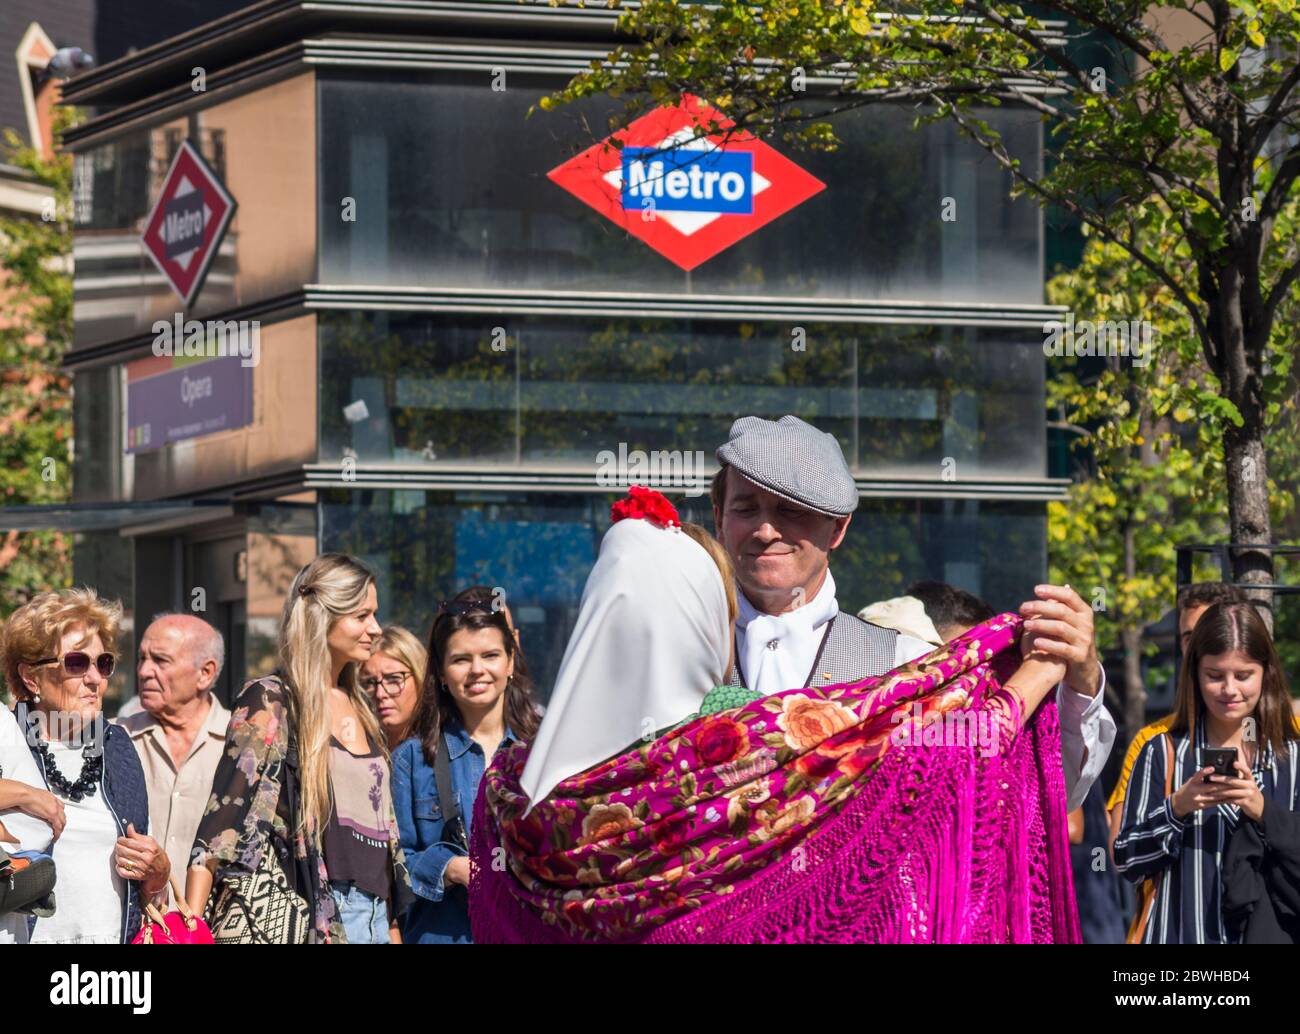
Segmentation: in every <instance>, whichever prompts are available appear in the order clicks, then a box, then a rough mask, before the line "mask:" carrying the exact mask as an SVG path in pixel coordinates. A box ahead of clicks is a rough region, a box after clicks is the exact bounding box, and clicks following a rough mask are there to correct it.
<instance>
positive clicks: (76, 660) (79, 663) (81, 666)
mask: <svg viewBox="0 0 1300 1034" xmlns="http://www.w3.org/2000/svg"><path fill="white" fill-rule="evenodd" d="M58 663H59V658H58V657H46V658H44V659H43V660H39V661H32V667H34V668H39V667H40V666H41V665H43V664H58ZM116 666H117V658H116V657H114V656H113V655H112V654H111V653H101V654H100V655H99V656H98V657H96V658H95V670H96V671H98V672H99V673H100V675H102V676H103V677H104V678H106V679H107V678H111V677H112V675H113V669H114V668H115V667H116ZM88 671H90V654H88V653H86V652H85V651H83V650H69V651H68V652H67V653H65V654H64V655H63V674H65V675H67V676H68V677H69V678H74V679H79V678H81V676H83V675H85V674H86V672H88Z"/></svg>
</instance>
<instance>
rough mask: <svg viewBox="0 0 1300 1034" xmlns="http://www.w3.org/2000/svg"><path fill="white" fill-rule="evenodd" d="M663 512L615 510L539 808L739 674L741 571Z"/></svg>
mask: <svg viewBox="0 0 1300 1034" xmlns="http://www.w3.org/2000/svg"><path fill="white" fill-rule="evenodd" d="M632 495H633V498H634V499H649V498H650V496H651V494H649V493H644V492H643V493H638V492H636V491H634V492H633V494H632ZM653 495H654V496H658V493H653ZM658 500H659V501H660V503H659V506H656V505H655V504H653V503H651V504H647V505H649V506H650V508H651V513H650V514H648V515H647V517H646V519H622V520H619V519H618V507H617V506H616V507H615V515H616V523H615V524H614V525H613V526H612V527H611V528H610V529H609V531H608V532H606V533H605V537H604V539H602V540H601V544H600V555H599V557H598V558H597V560H596V565H595V566H594V567H593V568H592V571H591V575H590V576H589V577H588V578H587V585H586V587H585V588H584V589H583V592H582V604H581V607H580V609H579V611H578V622H577V625H576V626H575V627H574V630H573V635H572V636H571V637H570V638H569V645H568V648H567V649H566V650H565V652H564V659H563V661H562V662H561V663H560V671H559V674H558V675H557V677H556V681H555V688H554V690H553V692H552V693H551V698H550V700H549V701H548V702H547V707H546V717H545V718H544V719H543V720H542V724H541V728H539V729H538V731H537V736H536V738H535V739H534V740H533V746H532V749H531V751H530V753H529V756H528V763H527V764H526V765H525V766H524V772H523V776H522V778H521V780H520V783H521V786H522V788H523V790H524V791H525V792H526V793H527V794H528V799H529V801H530V802H532V803H536V802H537V801H539V800H541V799H543V798H544V797H546V795H547V794H548V793H550V792H551V790H552V789H553V788H554V787H555V785H556V784H557V783H559V782H561V781H562V780H564V779H567V778H568V777H569V776H571V775H575V774H576V773H578V772H582V771H584V770H586V769H588V768H590V767H591V766H592V765H594V764H596V763H597V762H600V761H604V760H605V759H606V758H609V757H613V756H614V755H615V754H618V753H620V752H621V751H623V750H624V749H626V748H627V747H628V746H629V745H631V744H633V743H635V742H636V741H637V740H640V739H645V740H650V739H653V738H654V737H655V735H656V734H657V733H658V731H659V730H662V729H665V728H668V727H669V726H672V725H675V724H677V723H678V722H680V721H682V720H683V719H684V718H686V717H687V716H688V715H691V714H694V713H695V712H697V711H699V709H700V705H701V703H702V702H703V701H704V698H705V695H706V694H707V693H708V692H709V691H710V690H711V689H713V688H714V687H715V686H717V685H719V684H720V683H722V682H724V681H725V679H726V675H727V672H728V671H729V670H730V669H731V644H732V641H733V638H734V637H733V633H732V625H733V622H734V621H735V618H736V595H735V589H734V587H733V580H732V576H731V569H730V568H731V563H730V561H729V560H728V558H727V554H726V552H725V551H724V550H723V549H722V547H721V546H720V545H719V544H718V542H717V541H716V540H715V539H714V538H713V536H712V535H710V534H709V533H708V531H706V530H705V529H704V528H702V527H700V526H699V525H697V524H687V525H685V526H682V525H677V524H671V523H670V522H671V521H675V520H676V513H675V512H671V511H672V507H671V506H670V505H668V504H667V501H666V500H663V497H662V496H658ZM660 506H661V507H663V508H664V509H662V510H660V509H659V507H660ZM657 512H660V513H662V514H663V518H662V520H655V519H654V518H655V516H656V515H657ZM670 512H671V518H669V517H668V513H670ZM629 516H631V515H629ZM531 807H532V805H531V804H530V806H529V810H531Z"/></svg>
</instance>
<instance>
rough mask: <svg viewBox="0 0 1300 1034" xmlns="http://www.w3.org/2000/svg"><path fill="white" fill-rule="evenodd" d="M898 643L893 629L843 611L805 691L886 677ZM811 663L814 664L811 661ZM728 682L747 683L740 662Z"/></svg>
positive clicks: (825, 639)
mask: <svg viewBox="0 0 1300 1034" xmlns="http://www.w3.org/2000/svg"><path fill="white" fill-rule="evenodd" d="M897 643H898V633H897V632H895V631H894V630H893V629H892V628H881V627H880V626H879V625H872V624H869V623H867V622H866V621H863V620H862V619H861V618H859V617H856V616H855V615H853V614H846V613H845V612H844V611H842V610H841V611H840V612H839V613H838V614H837V615H836V616H835V617H834V618H832V619H831V621H830V628H829V630H828V631H827V632H826V633H824V635H823V638H822V644H821V656H820V657H818V658H817V664H816V665H815V666H814V667H813V669H812V672H811V678H809V680H808V682H807V683H806V684H805V688H811V687H813V686H831V685H834V684H835V683H837V682H854V681H856V680H857V679H861V678H865V677H866V676H868V675H883V674H884V673H885V672H887V671H891V670H892V669H893V668H894V667H895V666H896V665H895V662H894V650H895V647H896V646H897ZM737 656H739V651H737ZM809 661H810V663H811V658H810V659H809ZM727 681H728V684H730V685H732V686H743V685H744V684H745V681H744V679H742V678H741V675H740V663H739V661H737V663H736V664H734V665H732V668H731V678H729V679H728V680H727ZM789 688H790V689H794V688H795V687H794V686H790V687H789Z"/></svg>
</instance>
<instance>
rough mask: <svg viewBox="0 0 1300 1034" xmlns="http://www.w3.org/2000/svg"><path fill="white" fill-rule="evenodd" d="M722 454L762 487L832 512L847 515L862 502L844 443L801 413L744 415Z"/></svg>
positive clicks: (721, 459) (829, 514) (722, 459)
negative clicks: (767, 417)
mask: <svg viewBox="0 0 1300 1034" xmlns="http://www.w3.org/2000/svg"><path fill="white" fill-rule="evenodd" d="M717 456H718V462H719V463H726V464H729V465H730V466H733V467H735V468H736V471H737V473H739V474H740V475H741V476H742V477H744V478H745V479H746V480H748V481H752V482H753V483H754V484H756V485H758V487H759V488H765V489H767V490H768V491H769V492H774V493H775V494H776V495H779V496H781V497H782V498H783V499H789V500H790V501H791V502H795V503H798V504H799V505H800V506H806V507H808V509H810V510H816V511H817V512H818V513H824V514H825V515H826V516H827V517H847V516H848V515H849V514H851V513H852V512H853V511H854V510H856V509H857V508H858V486H857V485H855V484H854V483H853V475H852V474H850V473H849V465H848V464H847V463H845V462H844V453H843V452H842V451H841V450H840V443H839V442H837V441H836V440H835V436H834V435H830V434H827V433H826V432H825V431H819V430H817V428H815V427H813V426H812V425H811V424H806V423H804V422H803V421H802V420H800V419H799V418H798V417H797V416H783V417H782V418H781V419H780V420H764V419H763V418H762V417H757V416H743V417H741V418H740V419H739V420H737V421H736V422H735V423H734V424H732V425H731V436H730V438H729V439H728V440H727V443H726V444H725V445H723V446H721V447H719V449H718V452H717Z"/></svg>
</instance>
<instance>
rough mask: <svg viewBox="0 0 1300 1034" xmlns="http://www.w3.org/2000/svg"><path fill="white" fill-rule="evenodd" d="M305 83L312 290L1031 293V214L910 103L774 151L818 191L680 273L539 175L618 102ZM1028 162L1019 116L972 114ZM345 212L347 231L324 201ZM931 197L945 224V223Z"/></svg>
mask: <svg viewBox="0 0 1300 1034" xmlns="http://www.w3.org/2000/svg"><path fill="white" fill-rule="evenodd" d="M412 76H413V73H409V72H403V73H400V74H398V73H393V74H389V73H382V72H359V71H352V70H349V71H342V70H330V71H322V72H321V73H319V80H318V81H319V93H320V149H321V153H320V192H319V197H320V234H321V236H320V240H321V271H320V276H321V280H322V282H324V283H340V284H347V283H352V284H391V285H403V286H413V287H427V286H429V285H431V284H436V285H438V286H440V287H486V288H490V289H492V290H510V289H515V288H533V289H543V288H549V289H557V290H564V291H616V292H617V291H624V292H639V291H654V292H683V293H705V294H709V293H723V294H753V295H778V296H809V297H825V298H881V297H893V298H906V299H920V300H944V301H950V302H958V301H978V302H988V301H1018V302H1033V303H1037V302H1040V301H1041V300H1042V275H1041V264H1040V259H1039V253H1038V251H1039V212H1038V209H1037V207H1036V206H1035V204H1034V203H1033V202H1032V201H1030V200H1024V199H1022V200H1019V201H1011V200H1010V199H1009V198H1008V196H1007V195H1008V188H1009V185H1010V184H1009V182H1008V179H1007V177H1006V175H1005V174H1004V173H1002V172H1001V171H1000V170H999V169H998V168H997V166H996V164H995V163H994V162H993V161H992V160H990V159H988V158H987V156H986V155H985V154H984V152H983V151H981V150H980V148H979V147H978V146H977V145H975V144H973V143H971V142H970V141H968V140H965V139H963V138H962V137H960V135H959V134H958V133H957V131H956V130H955V129H954V128H953V127H951V126H950V125H948V124H946V123H941V124H937V125H934V126H928V127H923V128H920V129H916V130H913V128H912V122H913V119H914V117H915V112H914V111H913V110H912V109H911V108H902V107H898V108H894V107H874V108H869V109H861V110H859V111H854V112H847V113H845V114H843V115H841V116H838V118H837V122H836V126H837V133H838V134H839V136H840V138H841V140H842V144H841V146H840V148H839V150H837V151H836V152H834V153H831V154H825V153H817V152H812V151H807V150H799V151H795V150H793V149H792V148H791V147H790V146H789V145H786V144H783V143H780V142H777V145H776V146H777V149H778V150H780V151H782V153H784V154H785V155H786V157H788V158H790V159H791V160H792V161H794V162H795V163H796V164H798V165H800V166H801V167H803V168H805V169H806V170H807V171H808V172H810V173H812V174H813V175H814V176H816V177H817V178H818V179H820V180H822V181H823V182H824V183H826V184H827V189H826V190H824V191H822V192H821V193H819V194H817V195H816V196H814V197H813V198H811V199H809V200H807V201H805V202H804V203H803V204H801V205H799V206H798V207H796V208H795V209H793V210H792V211H790V212H787V213H786V214H784V215H782V216H781V217H780V218H779V219H777V220H775V221H774V222H772V223H771V224H769V225H767V226H765V227H763V228H761V229H760V230H758V231H757V232H756V233H754V234H752V235H751V236H749V237H747V238H745V239H743V240H741V241H740V242H739V243H737V244H735V245H733V246H732V247H730V248H728V249H727V250H726V251H724V252H722V253H721V254H720V255H718V256H716V257H714V258H712V259H710V260H709V261H707V262H705V263H704V264H703V265H701V266H699V267H698V268H696V269H695V270H693V271H692V272H690V273H685V272H683V271H682V270H681V269H679V268H678V267H677V266H675V265H673V264H672V263H671V262H669V261H668V260H667V259H665V258H663V257H662V256H660V255H658V254H657V253H656V252H653V251H651V250H650V249H649V248H647V247H646V246H645V245H644V244H642V243H640V242H639V241H637V240H635V239H633V238H630V237H629V236H628V235H627V234H626V233H624V231H622V230H621V229H618V228H617V227H616V226H615V225H614V224H613V223H611V222H609V221H608V220H607V219H605V218H604V217H603V216H602V215H600V214H598V213H597V212H595V211H594V210H592V209H591V208H589V207H587V206H586V205H585V204H583V203H582V202H580V201H578V200H577V199H576V198H574V197H573V196H572V195H570V194H569V193H567V192H566V191H564V190H563V189H562V188H560V187H558V186H556V185H555V184H554V183H552V182H551V181H550V180H549V179H548V178H547V173H549V172H550V171H551V170H552V169H554V168H555V167H556V166H558V165H560V164H561V163H562V162H564V161H566V160H567V159H569V158H570V157H572V156H573V155H574V154H576V153H578V152H580V151H582V150H585V149H586V148H587V147H589V146H591V145H592V144H593V143H595V142H596V141H597V140H598V139H599V138H600V136H601V135H602V134H603V133H604V127H605V126H606V124H607V118H608V117H609V116H610V115H611V114H616V113H619V112H621V110H622V109H621V106H620V104H619V102H617V101H611V100H608V99H599V100H593V101H590V102H587V103H583V104H578V105H572V106H565V107H563V108H562V109H560V110H558V111H556V112H552V113H543V112H539V113H537V114H535V115H534V116H532V117H526V113H527V110H528V108H529V106H530V105H531V104H533V103H535V102H536V101H537V99H538V98H539V97H540V96H542V95H543V94H546V93H548V92H550V91H551V90H552V89H554V88H555V87H556V86H558V85H560V84H561V81H560V80H559V79H546V78H539V77H537V76H531V77H530V76H527V75H524V74H520V75H518V76H515V73H512V77H513V78H512V80H511V83H512V86H511V88H510V89H509V90H504V91H493V90H485V89H483V88H482V85H481V82H479V81H475V82H472V83H471V82H460V81H457V80H456V79H455V78H453V77H451V76H448V75H440V76H428V77H426V78H425V79H422V80H419V81H413V78H412ZM979 115H980V116H981V117H984V118H986V119H987V121H988V122H989V123H990V125H991V126H992V127H993V128H994V129H995V130H997V131H998V132H1000V133H1001V134H1002V136H1003V140H1004V142H1005V143H1006V145H1007V147H1008V148H1009V150H1010V152H1011V153H1012V154H1013V155H1015V156H1016V157H1018V158H1020V159H1021V160H1022V161H1024V162H1025V163H1027V164H1028V165H1031V166H1032V165H1036V164H1037V161H1038V154H1039V137H1038V132H1039V127H1038V120H1037V116H1036V115H1034V114H1033V113H1032V112H1024V111H1011V110H999V111H995V110H989V111H980V112H979ZM341 197H352V198H354V199H355V200H356V204H357V208H356V220H355V221H354V222H345V221H342V220H340V218H339V214H338V204H339V202H338V199H339V198H341ZM945 199H951V200H952V201H953V202H954V203H955V204H956V212H955V214H956V219H955V221H953V220H948V221H945V220H944V219H943V218H942V214H943V211H944V207H945V206H944V202H945Z"/></svg>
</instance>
